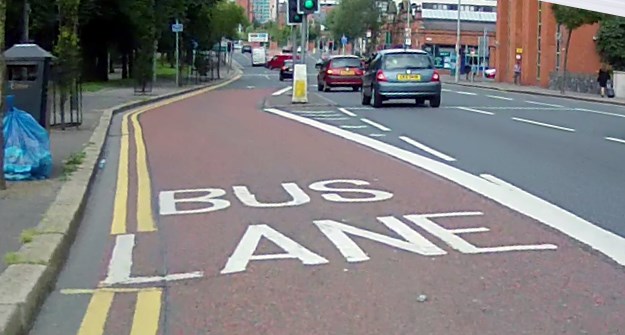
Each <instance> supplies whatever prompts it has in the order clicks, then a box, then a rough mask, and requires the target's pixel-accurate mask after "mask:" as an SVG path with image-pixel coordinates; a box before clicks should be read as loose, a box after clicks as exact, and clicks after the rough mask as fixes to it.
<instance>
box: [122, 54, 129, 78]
mask: <svg viewBox="0 0 625 335" xmlns="http://www.w3.org/2000/svg"><path fill="white" fill-rule="evenodd" d="M128 72H129V71H128V53H127V52H125V51H124V52H122V79H128V77H129V75H128Z"/></svg>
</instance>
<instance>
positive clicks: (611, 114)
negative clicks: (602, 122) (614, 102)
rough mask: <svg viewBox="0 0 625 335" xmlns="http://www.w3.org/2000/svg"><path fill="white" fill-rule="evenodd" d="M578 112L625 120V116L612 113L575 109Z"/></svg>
mask: <svg viewBox="0 0 625 335" xmlns="http://www.w3.org/2000/svg"><path fill="white" fill-rule="evenodd" d="M575 110H576V111H580V112H588V113H594V114H601V115H608V116H616V117H622V118H625V115H624V114H616V113H610V112H601V111H596V110H592V109H585V108H575Z"/></svg>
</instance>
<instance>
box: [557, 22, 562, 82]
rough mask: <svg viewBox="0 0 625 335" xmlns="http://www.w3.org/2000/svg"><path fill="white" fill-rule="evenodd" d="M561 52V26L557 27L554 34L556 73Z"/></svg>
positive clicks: (558, 68)
mask: <svg viewBox="0 0 625 335" xmlns="http://www.w3.org/2000/svg"><path fill="white" fill-rule="evenodd" d="M561 50H562V25H560V24H559V25H558V29H557V32H556V71H560V61H561V59H560V52H561Z"/></svg>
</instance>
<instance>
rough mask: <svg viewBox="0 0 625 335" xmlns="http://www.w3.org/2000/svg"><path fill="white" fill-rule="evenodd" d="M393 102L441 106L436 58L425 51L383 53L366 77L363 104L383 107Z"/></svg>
mask: <svg viewBox="0 0 625 335" xmlns="http://www.w3.org/2000/svg"><path fill="white" fill-rule="evenodd" d="M392 99H415V101H416V103H417V104H422V103H423V102H425V100H428V102H429V104H430V107H435V108H436V107H440V105H441V81H440V75H439V73H438V71H437V70H436V68H435V67H434V61H433V60H432V57H431V56H430V55H429V54H428V53H427V52H425V51H423V50H416V49H387V50H381V51H379V52H378V54H377V55H376V56H375V58H374V59H373V60H372V61H371V62H370V63H369V66H368V68H367V70H366V72H365V75H364V76H363V85H362V104H363V105H369V104H371V105H373V107H376V108H377V107H381V106H382V102H383V101H386V100H392Z"/></svg>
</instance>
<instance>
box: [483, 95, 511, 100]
mask: <svg viewBox="0 0 625 335" xmlns="http://www.w3.org/2000/svg"><path fill="white" fill-rule="evenodd" d="M486 96H487V97H489V98H493V99H499V100H508V101H512V100H514V99H512V98H508V97H502V96H499V95H486Z"/></svg>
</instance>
